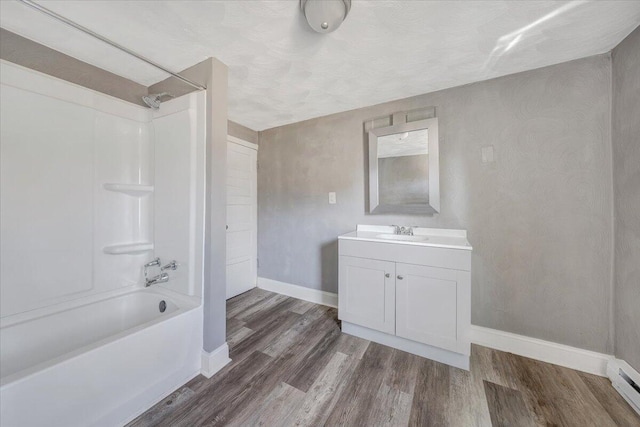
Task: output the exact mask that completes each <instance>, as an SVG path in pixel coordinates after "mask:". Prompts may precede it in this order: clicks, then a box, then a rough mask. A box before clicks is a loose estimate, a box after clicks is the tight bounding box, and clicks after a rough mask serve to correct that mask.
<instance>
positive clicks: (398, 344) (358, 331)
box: [342, 321, 470, 371]
mask: <svg viewBox="0 0 640 427" xmlns="http://www.w3.org/2000/svg"><path fill="white" fill-rule="evenodd" d="M342 332H344V333H345V334H349V335H353V336H356V337H360V338H363V339H365V340H369V341H374V342H377V343H378V344H382V345H386V346H389V347H393V348H397V349H399V350H402V351H406V352H407V353H411V354H417V355H418V356H422V357H426V358H427V359H431V360H435V361H436V362H440V363H444V364H447V365H451V366H455V367H456V368H460V369H464V370H466V371H468V370H469V359H470V358H469V355H466V354H462V353H456V352H454V351H450V350H445V349H444V348H440V347H434V346H432V345H428V344H423V343H421V342H417V341H413V340H408V339H406V338H402V337H399V336H397V335H391V334H387V333H385V332H380V331H376V330H374V329H369V328H366V327H364V326H360V325H356V324H353V323H349V322H345V321H342Z"/></svg>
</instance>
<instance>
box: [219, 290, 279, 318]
mask: <svg viewBox="0 0 640 427" xmlns="http://www.w3.org/2000/svg"><path fill="white" fill-rule="evenodd" d="M275 296H276V294H274V293H272V292H267V291H264V290H262V289H260V288H254V289H252V290H250V291H249V292H245V293H243V294H240V295H238V296H235V297H233V298H231V299H229V300H227V319H233V318H234V317H236V316H237V315H238V314H240V313H242V312H243V311H245V310H247V309H249V308H250V307H255V306H256V304H258V303H259V302H260V301H262V300H266V299H270V298H275Z"/></svg>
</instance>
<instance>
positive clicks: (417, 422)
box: [409, 359, 450, 427]
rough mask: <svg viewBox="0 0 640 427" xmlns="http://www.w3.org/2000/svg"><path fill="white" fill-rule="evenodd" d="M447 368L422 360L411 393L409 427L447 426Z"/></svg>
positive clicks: (431, 361) (448, 379)
mask: <svg viewBox="0 0 640 427" xmlns="http://www.w3.org/2000/svg"><path fill="white" fill-rule="evenodd" d="M449 382H450V378H449V367H448V366H447V365H443V364H442V363H438V362H434V361H433V360H428V359H422V360H421V363H420V368H419V370H418V378H417V380H416V385H415V389H414V392H413V402H412V407H411V418H410V419H409V425H410V426H425V427H426V426H444V425H447V412H448V402H449Z"/></svg>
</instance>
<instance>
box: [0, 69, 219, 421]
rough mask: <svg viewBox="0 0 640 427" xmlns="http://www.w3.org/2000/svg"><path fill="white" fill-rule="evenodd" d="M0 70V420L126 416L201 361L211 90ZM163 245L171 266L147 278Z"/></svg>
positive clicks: (126, 418) (164, 256)
mask: <svg viewBox="0 0 640 427" xmlns="http://www.w3.org/2000/svg"><path fill="white" fill-rule="evenodd" d="M0 71H1V72H0V78H1V82H0V83H1V84H2V97H1V101H2V115H1V117H2V124H1V125H0V130H1V132H2V137H1V144H0V150H1V155H0V158H1V160H2V168H1V171H2V179H1V183H2V189H1V195H2V203H1V205H0V206H1V207H0V209H1V210H2V212H1V215H0V216H1V223H2V224H1V225H2V251H1V255H2V256H1V258H0V263H1V267H2V268H1V270H2V278H1V283H0V291H1V294H2V297H1V299H2V306H1V307H0V311H1V320H0V334H1V335H2V336H1V341H2V346H1V350H2V355H1V358H2V360H1V365H2V379H1V385H0V406H1V407H2V411H1V420H0V424H2V425H8V426H9V425H45V424H51V425H65V426H67V425H68V426H85V425H97V426H113V425H122V424H125V423H126V422H128V421H129V420H131V419H132V418H134V417H135V416H137V415H138V414H139V413H141V412H142V411H144V410H145V409H147V408H148V407H149V406H151V405H153V404H154V403H156V402H157V401H158V400H160V399H161V398H163V397H164V396H166V395H167V394H169V393H170V392H171V391H172V390H174V389H175V388H177V387H178V386H180V385H182V384H184V383H185V382H186V381H188V380H189V379H191V378H193V377H194V376H195V375H197V374H198V373H200V369H201V362H202V360H201V357H202V349H203V336H204V332H203V327H204V321H203V319H204V317H203V304H202V297H203V275H202V271H203V268H204V267H203V264H204V260H203V251H204V249H205V244H204V239H205V236H204V231H203V230H204V215H205V192H204V187H205V154H204V153H205V134H206V133H205V123H206V122H207V115H206V109H205V95H204V93H203V92H196V93H192V94H189V95H186V96H184V97H180V98H177V99H174V100H171V101H168V102H166V103H164V104H163V106H162V108H161V109H160V110H158V111H151V110H150V109H148V108H143V107H138V106H135V105H131V104H129V103H127V102H124V101H121V100H118V99H114V98H112V97H109V96H106V95H103V94H100V93H97V92H94V91H92V90H89V89H86V88H83V87H79V86H76V85H74V84H71V83H68V82H66V81H62V80H59V79H57V78H53V77H51V76H48V75H44V74H41V73H38V72H35V71H32V70H28V69H25V68H23V67H20V66H18V65H15V64H12V63H9V62H6V61H0ZM222 119H224V124H226V116H224V117H222ZM219 121H220V120H219ZM34 123H37V126H34ZM217 124H218V125H220V123H217ZM220 127H223V128H224V134H225V138H224V139H223V142H224V143H225V146H226V127H224V126H222V125H220ZM33 170H37V171H38V173H37V174H34V173H33ZM43 207H44V208H43ZM156 255H157V256H159V257H161V258H162V260H166V261H169V260H172V259H175V260H177V263H178V269H177V270H175V271H174V270H171V271H170V272H169V276H170V278H169V281H168V282H166V283H162V284H158V285H153V286H152V287H151V288H147V289H144V290H141V288H142V287H143V286H144V279H143V277H142V266H143V264H145V263H146V262H147V261H149V260H151V259H153V258H154V257H155V256H156ZM220 287H221V292H222V294H223V295H224V284H222V285H221V286H220ZM161 301H164V304H162V305H163V306H164V311H162V310H161V308H162V307H160V302H161ZM222 304H224V299H222ZM217 315H218V316H219V317H220V318H221V319H222V320H221V322H222V328H223V330H224V311H221V312H219V313H217ZM211 321H212V322H215V321H216V318H212V320H211ZM43 334H44V335H43ZM221 338H222V340H223V341H224V332H222V334H221ZM169 343H170V344H169ZM132 355H133V357H132ZM54 396H55V398H53V397H54ZM34 406H35V407H37V408H38V411H33V407H34Z"/></svg>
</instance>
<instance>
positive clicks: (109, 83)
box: [0, 28, 147, 105]
mask: <svg viewBox="0 0 640 427" xmlns="http://www.w3.org/2000/svg"><path fill="white" fill-rule="evenodd" d="M0 58H2V59H4V60H5V61H9V62H13V63H14V64H18V65H21V66H23V67H26V68H30V69H32V70H36V71H39V72H41V73H44V74H48V75H50V76H53V77H57V78H59V79H62V80H66V81H68V82H71V83H75V84H77V85H80V86H84V87H86V88H89V89H92V90H95V91H98V92H102V93H106V94H107V95H111V96H114V97H116V98H120V99H123V100H125V101H128V102H131V103H133V104H138V105H144V103H143V102H142V96H143V95H146V94H147V88H146V86H143V85H141V84H138V83H136V82H133V81H131V80H129V79H125V78H124V77H120V76H118V75H116V74H113V73H110V72H109V71H106V70H103V69H102V68H98V67H95V66H93V65H90V64H87V63H86V62H82V61H80V60H78V59H75V58H72V57H71V56H68V55H65V54H64V53H61V52H58V51H57V50H53V49H51V48H49V47H47V46H43V45H41V44H39V43H36V42H34V41H31V40H29V39H26V38H24V37H22V36H19V35H17V34H14V33H12V32H10V31H7V30H5V29H4V28H0ZM133 60H134V59H132V61H133Z"/></svg>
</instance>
